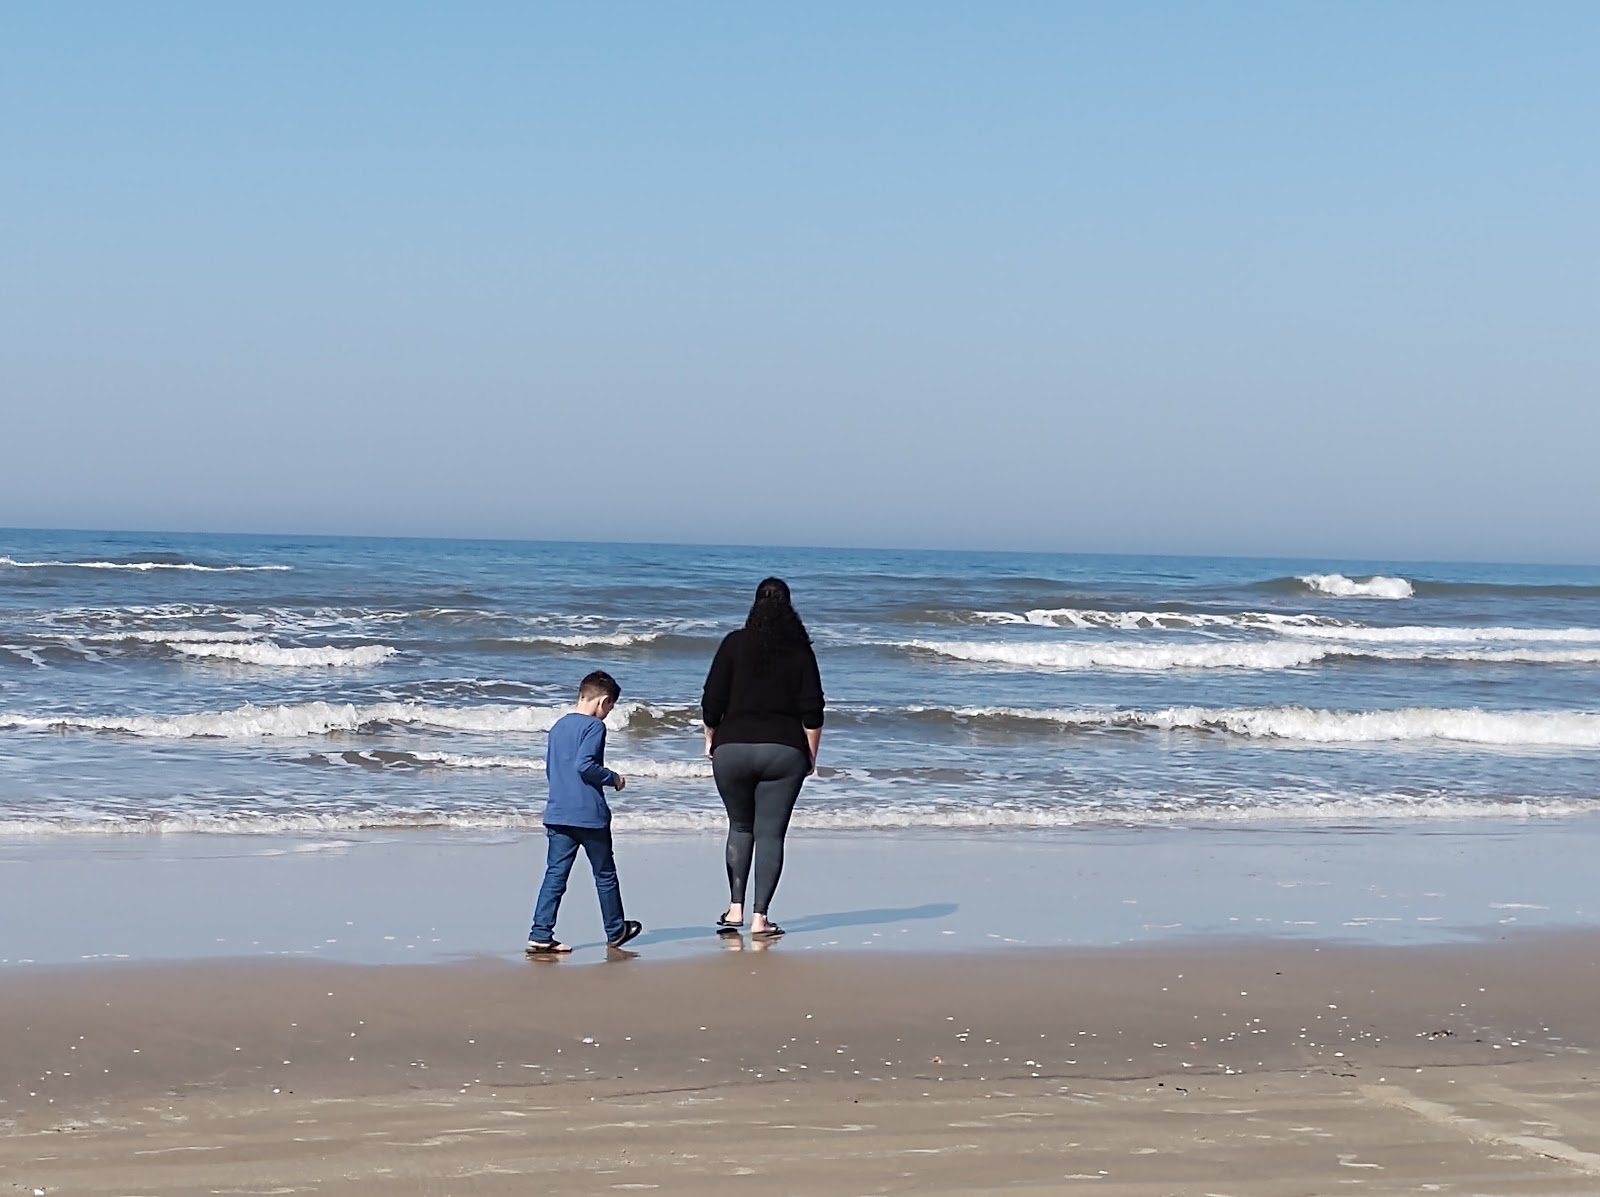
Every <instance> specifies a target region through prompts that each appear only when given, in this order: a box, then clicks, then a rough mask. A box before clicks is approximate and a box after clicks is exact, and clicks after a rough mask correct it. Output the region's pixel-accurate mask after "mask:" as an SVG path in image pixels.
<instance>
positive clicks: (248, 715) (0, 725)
mask: <svg viewBox="0 0 1600 1197" xmlns="http://www.w3.org/2000/svg"><path fill="white" fill-rule="evenodd" d="M571 709H572V708H571V707H569V706H560V707H530V706H509V705H498V704H488V705H482V706H468V707H446V706H435V705H432V704H429V703H420V702H380V703H370V704H367V705H362V706H357V705H355V704H352V703H327V702H305V703H295V704H290V705H283V706H265V707H262V706H255V705H254V704H251V703H247V704H245V705H244V706H242V707H238V708H235V709H234V710H231V711H204V712H197V713H194V714H182V715H106V716H79V715H26V714H9V713H0V729H12V730H17V731H90V732H115V733H120V734H123V735H130V736H140V737H148V738H152V739H169V740H174V739H175V740H182V739H191V738H202V737H215V738H221V739H230V740H234V739H247V740H254V739H261V738H263V737H307V736H326V735H332V734H334V733H336V732H357V731H372V730H376V729H381V728H384V727H393V726H417V727H431V728H438V729H441V730H444V731H463V732H541V731H548V730H549V729H550V726H551V725H552V724H554V723H555V721H556V720H557V719H559V718H561V716H562V715H564V714H566V713H567V712H568V711H570V710H571ZM669 711H670V709H669V708H660V707H649V706H646V705H644V704H643V703H619V704H618V705H617V708H616V709H615V710H614V711H612V713H611V716H610V718H609V719H608V720H607V723H609V724H610V725H611V726H613V727H618V728H620V727H626V726H628V725H629V724H631V723H640V724H648V723H650V722H652V721H657V720H661V719H663V718H666V717H668V715H669Z"/></svg>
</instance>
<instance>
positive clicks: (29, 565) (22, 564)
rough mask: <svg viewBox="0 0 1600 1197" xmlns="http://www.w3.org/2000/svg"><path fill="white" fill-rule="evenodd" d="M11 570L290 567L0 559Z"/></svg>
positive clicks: (246, 570)
mask: <svg viewBox="0 0 1600 1197" xmlns="http://www.w3.org/2000/svg"><path fill="white" fill-rule="evenodd" d="M6 566H9V567H10V568H12V569H132V570H140V571H144V570H153V569H181V570H190V571H193V572H196V573H207V574H238V573H259V572H268V571H271V572H279V571H284V570H291V569H293V568H294V566H292V565H201V564H199V563H197V562H194V561H17V560H15V559H13V558H11V557H0V567H6Z"/></svg>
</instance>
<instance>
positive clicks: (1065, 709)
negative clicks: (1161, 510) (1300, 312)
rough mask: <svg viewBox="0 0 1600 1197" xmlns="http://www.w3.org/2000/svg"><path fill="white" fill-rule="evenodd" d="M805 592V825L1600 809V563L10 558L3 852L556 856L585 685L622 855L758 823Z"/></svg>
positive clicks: (802, 552) (58, 545) (334, 551)
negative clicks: (742, 660) (764, 711)
mask: <svg viewBox="0 0 1600 1197" xmlns="http://www.w3.org/2000/svg"><path fill="white" fill-rule="evenodd" d="M768 574H777V575H779V576H782V577H784V578H786V579H787V580H788V581H789V583H790V585H791V586H792V588H793V591H794V596H795V602H796V606H797V607H798V609H799V610H800V612H801V615H802V616H803V617H804V619H805V621H806V623H807V626H808V628H809V629H810V631H811V634H812V637H813V638H814V640H815V643H816V650H817V656H818V659H819V661H820V663H821V668H822V675H823V681H824V685H825V688H826V690H827V695H828V714H827V727H826V731H825V735H824V739H823V748H822V755H821V760H820V768H819V770H818V774H817V776H816V777H815V778H813V779H812V780H811V781H810V782H809V783H808V784H807V786H806V789H805V791H804V793H803V795H802V798H801V804H800V807H799V810H798V812H797V815H796V825H797V826H799V827H802V828H825V829H831V830H838V831H845V832H851V831H857V830H860V831H867V830H877V831H879V832H881V831H883V830H885V829H888V830H893V829H900V828H910V829H919V830H922V831H927V832H933V833H938V832H941V831H956V830H959V831H968V832H970V831H973V830H984V829H995V830H998V831H1003V832H1010V833H1016V834H1025V833H1027V832H1029V831H1035V830H1038V829H1049V828H1072V827H1081V826H1085V825H1099V826H1107V825H1112V826H1115V825H1123V824H1135V825H1148V824H1159V825H1163V826H1167V827H1177V828H1182V827H1187V826H1195V827H1216V826H1218V825H1222V824H1251V825H1262V826H1266V825H1275V826H1281V825H1286V824H1287V825H1293V826H1308V827H1309V826H1317V825H1338V826H1348V825H1350V824H1367V823H1370V824H1374V825H1383V826H1390V827H1398V826H1403V825H1409V826H1416V825H1425V824H1428V823H1430V822H1435V821H1439V820H1461V819H1475V818H1476V819H1482V818H1490V819H1501V820H1505V819H1511V820H1528V819H1542V818H1549V817H1567V818H1572V817H1579V818H1581V817H1584V816H1587V815H1589V814H1591V813H1592V812H1595V811H1600V775H1597V769H1596V766H1597V765H1600V691H1597V683H1600V569H1595V568H1586V567H1537V566H1496V565H1452V564H1440V563H1426V562H1394V561H1367V562H1340V561H1331V560H1323V559H1307V560H1265V559H1220V558H1179V557H1137V556H1081V555H1042V554H1012V553H1006V554H1001V553H962V552H910V551H894V550H837V549H795V548H776V549H763V548H731V547H698V546H660V545H619V544H564V543H532V542H512V541H461V540H402V539H353V538H315V537H259V536H199V535H166V534H161V535H156V534H142V533H141V534H134V533H69V532H15V531H13V532H0V836H7V837H35V836H39V835H50V836H89V835H94V836H105V835H120V834H127V833H152V832H176V831H185V832H206V833H214V834H248V833H260V832H284V831H294V832H306V833H311V834H313V835H316V834H325V835H329V836H337V835H338V834H340V833H348V832H351V831H355V830H361V829H391V830H396V831H399V832H401V833H403V832H404V831H406V830H407V829H417V828H427V829H431V833H432V834H438V833H439V832H441V831H443V832H445V833H451V832H455V831H457V830H460V831H463V832H465V831H474V830H479V831H481V830H483V829H521V828H528V827H533V826H536V825H537V823H538V819H539V810H540V805H541V802H542V799H543V790H544V786H543V776H542V769H543V756H544V733H545V730H546V729H547V728H548V727H549V726H550V724H551V723H552V722H554V720H555V719H557V718H559V717H560V715H561V714H562V712H563V711H564V710H565V709H567V707H568V704H569V703H570V701H571V699H572V697H573V691H574V689H575V687H576V684H577V682H578V680H579V679H580V678H581V677H582V676H583V675H584V674H585V673H587V672H589V671H590V670H593V669H606V670H608V671H610V672H611V673H613V674H614V675H615V676H616V677H617V678H618V679H619V681H620V682H621V684H622V688H623V701H622V702H621V703H620V704H619V706H618V707H617V709H616V711H615V712H614V713H613V714H612V716H611V719H610V720H609V723H610V727H611V732H610V737H609V747H608V753H609V760H610V763H611V764H612V765H613V767H615V768H616V769H618V770H619V771H621V772H622V773H624V774H626V775H627V777H628V779H629V785H628V788H627V790H626V791H625V792H624V793H623V794H621V795H620V796H618V798H617V799H616V801H615V803H614V808H615V810H616V818H617V825H618V827H619V829H632V830H643V829H656V830H661V831H675V830H706V829H715V828H717V827H720V826H722V822H723V820H722V811H721V806H720V803H719V801H718V799H717V795H716V791H715V788H714V786H713V784H712V782H711V776H710V765H709V762H708V761H707V760H706V759H705V758H704V756H703V740H702V736H701V732H700V725H699V709H698V704H699V697H700V688H701V685H702V683H703V681H704V677H705V671H706V668H707V666H708V664H709V662H710V660H711V656H712V653H713V652H714V650H715V648H716V645H717V642H718V640H719V639H720V637H721V636H723V635H724V634H725V633H726V632H728V631H729V630H731V629H733V628H735V627H738V626H739V625H740V624H741V623H742V621H743V619H744V615H745V612H746V610H747V608H748V604H749V600H750V596H751V594H752V592H753V591H754V589H755V585H756V583H757V582H758V581H760V580H761V578H763V577H765V576H767V575H768Z"/></svg>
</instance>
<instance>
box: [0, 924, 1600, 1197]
mask: <svg viewBox="0 0 1600 1197" xmlns="http://www.w3.org/2000/svg"><path fill="white" fill-rule="evenodd" d="M787 946H788V945H785V944H782V943H780V944H778V945H775V946H774V947H772V948H771V949H769V950H765V951H756V950H753V945H752V944H750V943H748V942H738V941H735V943H734V944H731V945H728V946H726V947H725V948H724V949H723V950H722V951H721V952H720V953H719V954H714V955H712V954H708V955H706V956H704V957H702V958H699V959H694V960H680V961H669V962H664V963H653V962H650V961H648V960H647V959H644V958H643V957H634V956H631V955H630V954H627V953H616V954H614V956H613V958H612V959H610V960H608V961H605V962H603V963H596V964H591V965H584V964H581V963H573V962H570V961H517V962H514V963H513V962H508V961H503V960H502V961H480V962H465V963H457V964H448V965H433V966H422V967H413V966H359V965H341V964H329V963H323V962H290V961H259V962H245V963H231V964H230V963H220V962H218V963H194V964H160V965H120V964H111V965H89V966H75V967H69V968H35V969H26V970H11V971H8V972H7V973H6V974H4V976H3V978H0V992H3V995H4V1000H3V1004H0V1009H3V1011H4V1013H3V1015H0V1020H3V1023H4V1031H3V1033H4V1038H5V1042H6V1043H7V1044H8V1048H7V1051H6V1054H5V1061H4V1065H3V1068H0V1119H3V1124H0V1125H3V1126H4V1128H5V1132H6V1133H5V1134H4V1136H0V1183H3V1184H5V1185H7V1186H9V1188H8V1189H7V1190H6V1191H18V1192H31V1191H34V1190H39V1189H42V1190H43V1191H45V1192H46V1193H55V1192H62V1193H86V1194H128V1193H160V1194H188V1193H195V1194H199V1193H218V1192H226V1193H291V1192H306V1193H313V1192H314V1193H380V1192H382V1193H429V1194H433V1193H437V1194H453V1193H525V1192H559V1193H613V1192H619V1191H635V1190H637V1191H651V1192H660V1193H685V1194H687V1193H721V1192H727V1193H734V1192H746V1191H751V1189H752V1186H754V1187H756V1188H759V1189H760V1190H761V1191H766V1192H785V1193H821V1194H834V1193H837V1194H852V1195H856V1194H869V1193H893V1192H943V1193H991V1192H993V1193H999V1192H1007V1193H1012V1192H1040V1193H1043V1192H1064V1191H1070V1190H1071V1189H1073V1188H1075V1187H1077V1186H1080V1185H1082V1186H1087V1187H1088V1188H1089V1189H1090V1190H1091V1191H1095V1192H1110V1193H1118V1194H1157V1193H1163V1194H1194V1195H1196V1197H1199V1195H1203V1194H1230V1195H1237V1197H1243V1195H1246V1194H1250V1195H1256V1194H1260V1195H1267V1194H1274V1195H1275V1194H1304V1193H1327V1192H1344V1191H1348V1190H1357V1191H1362V1192H1369V1193H1424V1192H1460V1193H1496V1194H1499V1193H1505V1194H1513V1193H1528V1194H1532V1193H1552V1194H1553V1193H1574V1194H1576V1193H1592V1192H1594V1191H1595V1190H1596V1187H1597V1186H1600V1086H1597V1085H1596V1083H1595V1076H1596V1074H1595V1072H1594V1068H1593V1055H1592V1053H1593V1051H1594V1050H1595V1049H1596V1047H1600V1009H1597V1004H1596V1003H1595V1002H1594V1000H1593V995H1594V993H1595V991H1596V982H1597V980H1600V975H1597V974H1600V936H1596V935H1595V934H1593V933H1592V932H1566V933H1557V934H1548V935H1541V934H1524V935H1522V936H1520V937H1518V938H1516V939H1511V940H1505V941H1501V942H1492V943H1483V944H1479V945H1470V946H1462V945H1454V946H1452V945H1435V946H1428V947H1375V946H1353V945H1316V944H1309V943H1286V942H1277V941H1273V942H1227V943H1223V942H1217V943H1210V944H1204V945H1188V946H1175V947H1169V948H1127V949H1117V950H1084V951H1076V952H1072V951H1059V950H1056V951H1034V952H1029V951H1017V952H1007V953H998V954H989V955H981V956H980V955H972V954H963V953H949V954H944V955H937V956H932V955H919V954H912V953H894V954H883V955H873V954H867V953H859V954H854V955H843V954H824V953H818V954H811V953H807V954H799V953H789V952H786V951H785V950H784V949H785V947H787ZM731 947H737V948H739V949H742V950H729V948H731Z"/></svg>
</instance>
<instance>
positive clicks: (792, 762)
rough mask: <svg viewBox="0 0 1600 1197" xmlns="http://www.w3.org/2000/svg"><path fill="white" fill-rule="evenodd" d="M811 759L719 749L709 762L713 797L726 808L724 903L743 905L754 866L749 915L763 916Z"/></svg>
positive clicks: (792, 751)
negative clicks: (714, 789) (757, 863)
mask: <svg viewBox="0 0 1600 1197" xmlns="http://www.w3.org/2000/svg"><path fill="white" fill-rule="evenodd" d="M810 767H811V758H810V757H809V756H808V755H807V754H806V753H804V752H802V751H801V750H800V749H798V748H795V747H793V746H792V745H789V744H718V745H717V749H716V752H714V753H713V754H712V757H711V773H712V776H713V777H715V778H716V779H717V792H718V793H719V794H721V795H722V805H723V806H725V807H727V808H728V896H729V897H728V900H729V901H730V902H743V901H744V890H745V885H746V884H747V883H748V882H749V880H750V866H751V863H752V861H753V860H754V859H755V858H756V857H759V858H760V864H761V867H760V868H759V869H757V870H756V898H755V902H754V903H753V904H752V905H751V910H753V911H754V912H755V913H756V914H766V913H767V907H768V906H770V905H771V904H772V895H773V894H774V893H775V892H776V891H777V888H778V878H779V877H780V876H782V875H783V837H784V835H785V834H786V833H787V832H788V830H789V816H790V815H792V814H794V804H795V802H796V800H797V799H798V798H799V797H800V787H801V785H803V784H804V783H805V780H806V772H807V770H809V769H810Z"/></svg>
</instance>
